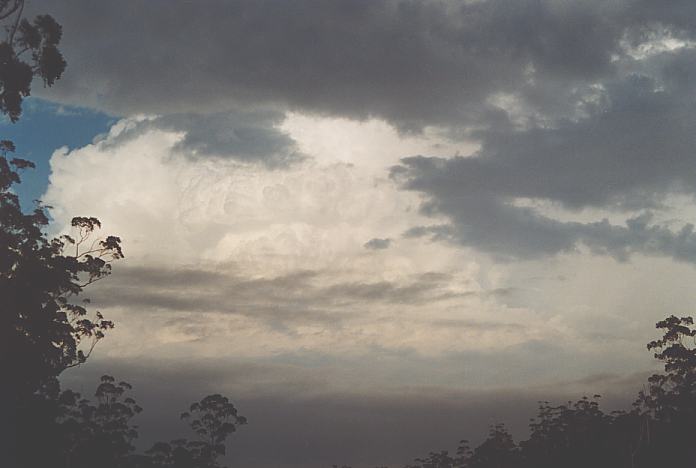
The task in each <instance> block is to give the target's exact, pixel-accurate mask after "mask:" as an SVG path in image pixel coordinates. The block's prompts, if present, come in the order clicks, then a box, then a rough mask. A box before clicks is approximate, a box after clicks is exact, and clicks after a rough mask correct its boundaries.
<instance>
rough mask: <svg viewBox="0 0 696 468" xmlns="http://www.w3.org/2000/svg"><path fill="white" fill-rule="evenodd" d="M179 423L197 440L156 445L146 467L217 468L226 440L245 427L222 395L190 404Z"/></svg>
mask: <svg viewBox="0 0 696 468" xmlns="http://www.w3.org/2000/svg"><path fill="white" fill-rule="evenodd" d="M181 419H182V420H184V421H187V422H188V424H189V427H190V428H191V430H192V431H193V432H194V434H196V439H194V440H186V439H177V440H173V441H171V442H169V443H166V442H158V443H156V444H155V445H154V446H153V447H152V448H151V449H150V450H148V452H147V455H148V456H149V461H148V466H151V467H167V468H179V467H181V468H184V467H186V468H217V467H220V465H219V463H218V459H219V458H220V457H221V456H223V455H225V452H226V449H225V440H226V439H227V437H229V436H230V435H231V434H232V433H234V432H235V431H236V430H237V427H238V426H240V425H243V424H246V423H247V420H246V418H245V417H244V416H240V415H239V414H238V412H237V408H235V406H234V405H233V404H232V403H230V401H229V400H228V399H227V398H226V397H224V396H222V395H218V394H215V395H209V396H207V397H205V398H203V399H202V400H201V401H199V402H197V403H193V404H192V405H191V407H190V408H189V412H186V413H183V414H182V415H181Z"/></svg>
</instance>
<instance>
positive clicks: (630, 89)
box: [392, 51, 696, 262]
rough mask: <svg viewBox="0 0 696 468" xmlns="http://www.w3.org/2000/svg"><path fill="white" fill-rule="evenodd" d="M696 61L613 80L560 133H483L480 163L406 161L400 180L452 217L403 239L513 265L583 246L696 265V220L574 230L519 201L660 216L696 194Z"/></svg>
mask: <svg viewBox="0 0 696 468" xmlns="http://www.w3.org/2000/svg"><path fill="white" fill-rule="evenodd" d="M693 55H694V53H693V52H692V51H684V52H681V53H674V54H672V55H671V58H670V60H668V61H667V63H668V65H669V66H668V67H665V69H664V70H666V71H665V73H664V74H663V77H662V78H661V79H659V80H658V79H657V78H650V77H647V76H644V75H629V76H627V77H626V78H625V79H623V80H617V81H615V82H611V83H607V85H606V95H605V100H604V101H603V102H602V103H597V104H593V105H592V106H590V107H589V112H588V115H587V116H586V117H584V118H581V119H577V120H572V121H571V120H566V121H563V122H561V123H560V124H559V125H557V126H554V127H550V128H549V127H539V126H534V127H531V128H527V129H518V128H514V127H513V126H511V125H510V126H507V127H505V126H499V127H497V128H490V129H486V130H482V131H480V132H478V135H479V136H480V138H481V142H482V145H481V149H480V150H479V151H478V152H477V153H476V154H474V155H473V156H472V157H454V158H449V159H444V158H437V157H422V156H417V157H409V158H405V159H403V160H402V164H401V165H400V166H396V167H394V168H393V169H392V177H393V178H394V179H395V180H397V181H399V182H400V183H401V184H402V186H403V187H404V188H406V189H409V190H414V191H418V192H421V193H422V194H424V196H425V201H424V203H423V205H422V207H421V209H422V211H423V212H424V213H426V214H431V215H445V216H447V217H448V218H449V219H450V221H451V222H450V223H447V224H437V225H432V226H418V227H414V228H412V229H410V230H408V231H407V232H406V233H404V235H405V236H407V237H418V236H430V237H433V238H434V239H448V240H452V241H455V242H460V243H463V244H466V245H470V246H473V247H476V248H480V249H483V250H485V251H488V252H491V253H494V254H496V255H498V256H502V257H505V256H511V257H536V256H540V255H552V254H556V253H559V252H568V251H572V250H575V249H576V248H577V247H578V244H579V243H583V244H585V245H587V246H589V247H590V248H591V249H592V250H593V251H595V252H597V253H603V254H609V255H612V256H614V257H617V258H619V259H626V258H627V257H628V256H629V255H630V254H631V253H633V252H641V253H647V254H653V255H664V256H670V257H673V258H675V259H677V260H683V261H688V262H695V261H696V235H695V234H694V233H693V226H692V225H691V224H685V225H684V227H683V228H681V229H679V230H677V231H672V230H670V229H668V228H667V227H665V226H661V225H659V224H651V223H650V219H651V216H650V214H649V212H645V211H644V212H643V214H641V215H639V216H634V217H630V218H629V219H627V221H626V223H625V224H624V225H616V224H610V223H609V222H608V221H606V220H602V221H598V222H591V223H581V222H567V221H560V220H557V219H555V218H552V217H549V216H545V215H544V214H542V213H541V212H540V211H539V210H536V209H534V208H532V207H529V206H520V205H519V204H515V202H516V201H517V200H519V199H532V200H543V201H547V202H551V203H553V204H556V205H558V206H560V207H563V208H565V209H567V210H571V211H573V210H577V209H581V208H588V207H589V208H603V209H611V210H617V211H622V210H659V209H660V208H662V207H663V203H664V201H665V197H666V196H667V195H668V194H686V195H689V196H694V195H696V157H694V156H696V154H695V148H696V101H694V99H693V98H691V97H689V95H688V94H686V93H685V92H684V89H683V81H682V80H680V79H679V77H680V73H679V72H677V71H675V70H679V69H680V67H683V66H684V64H689V65H690V64H691V63H693ZM687 68H688V67H687ZM692 96H693V91H692Z"/></svg>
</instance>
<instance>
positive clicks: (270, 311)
mask: <svg viewBox="0 0 696 468" xmlns="http://www.w3.org/2000/svg"><path fill="white" fill-rule="evenodd" d="M452 281H453V278H452V277H451V276H449V275H447V274H443V273H435V272H433V273H426V274H423V275H415V276H413V277H412V278H410V279H409V280H405V281H402V282H390V281H376V282H367V281H365V282H345V281H340V280H337V279H335V278H334V276H333V275H332V273H331V272H330V271H305V270H298V271H295V272H291V273H288V274H285V275H281V276H275V277H261V278H249V277H247V276H245V275H243V274H242V273H241V272H239V271H237V270H236V269H235V267H234V266H227V267H225V268H224V269H221V270H215V271H209V270H205V269H198V268H183V269H179V270H174V269H171V268H167V267H162V268H159V267H120V268H118V269H117V270H116V271H115V272H114V274H113V275H112V276H111V277H110V278H109V281H107V282H103V283H100V284H98V285H96V287H95V288H94V290H93V291H92V292H90V296H91V298H92V300H93V302H94V304H95V305H96V306H98V307H112V306H118V307H126V308H129V309H132V310H140V311H171V312H190V313H194V314H195V313H201V312H203V313H205V312H224V313H229V314H237V315H242V316H246V317H250V318H253V319H256V320H258V321H260V322H262V323H265V324H266V325H268V326H270V327H273V328H275V329H280V330H285V331H288V332H289V331H290V329H291V328H292V326H293V325H297V324H306V323H320V324H322V325H324V326H327V327H341V326H342V323H343V320H344V319H345V318H347V317H355V316H359V315H362V314H367V313H369V311H370V308H371V307H373V306H375V305H380V304H433V303H435V302H437V301H443V300H448V299H452V298H455V297H461V298H466V297H468V296H481V295H488V294H493V295H495V294H497V291H491V292H486V291H484V292H478V291H477V292H463V293H459V292H452V291H450V290H449V289H448V286H450V285H451V284H452ZM202 320H203V322H201V323H202V324H203V325H204V324H205V319H202ZM201 323H198V322H195V321H189V322H187V321H185V320H184V321H180V320H178V319H174V321H173V322H170V323H169V325H170V326H175V327H178V328H179V329H180V330H181V331H184V332H186V331H193V332H195V333H193V335H196V336H199V339H203V338H205V336H206V329H205V326H203V327H202V328H201V327H199V325H201ZM192 327H194V328H192ZM196 327H197V328H196Z"/></svg>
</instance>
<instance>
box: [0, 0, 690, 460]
mask: <svg viewBox="0 0 696 468" xmlns="http://www.w3.org/2000/svg"><path fill="white" fill-rule="evenodd" d="M23 9H24V0H0V21H5V22H7V23H8V24H7V27H6V30H7V35H6V38H5V40H4V41H2V42H0V112H1V113H2V114H4V115H5V117H6V118H7V119H8V120H10V121H11V122H16V121H17V120H18V119H20V117H21V109H22V101H23V99H24V98H25V97H27V96H29V95H30V91H31V84H32V82H33V80H34V79H35V78H36V79H40V80H42V81H43V83H44V85H46V86H51V85H52V84H53V83H54V82H55V81H56V80H57V79H59V78H60V77H61V75H62V73H63V71H64V69H65V67H66V62H65V60H64V59H63V56H62V55H61V53H60V51H59V50H58V45H59V43H60V39H61V27H60V25H59V24H58V23H57V22H56V21H55V20H54V19H53V18H51V17H50V16H48V15H39V16H37V17H36V18H34V19H32V20H28V19H26V18H23V17H22V13H23ZM40 137H41V136H40V135H37V138H40ZM14 152H15V147H14V144H13V143H12V142H11V141H8V140H2V141H0V307H1V309H2V310H1V311H0V320H1V321H2V322H1V323H0V343H1V344H2V349H1V350H0V351H1V352H0V359H1V360H2V361H1V364H2V369H3V375H2V393H3V394H2V396H3V400H2V401H3V402H4V404H5V411H4V414H3V418H2V427H1V429H2V433H1V434H0V444H1V445H2V450H0V466H7V467H10V468H15V467H17V468H35V467H51V468H93V467H101V468H155V467H171V468H174V467H176V468H214V467H219V466H221V458H222V457H223V456H224V454H225V450H226V448H225V442H226V440H227V439H228V437H229V436H230V435H231V434H232V433H233V432H235V431H236V430H237V428H238V427H239V426H241V425H244V424H246V419H245V418H244V417H243V416H241V415H239V414H238V412H237V409H236V408H235V407H234V405H233V404H232V403H231V402H230V401H229V400H228V399H227V398H226V397H224V396H221V395H217V394H216V395H210V396H207V397H205V398H203V399H202V400H200V401H199V402H196V403H194V404H192V405H191V406H190V407H189V408H188V411H187V412H185V413H183V414H182V415H181V419H182V423H183V426H182V429H183V430H184V433H186V434H188V435H189V437H188V438H181V439H177V440H173V441H168V442H159V443H156V444H154V445H153V446H152V447H151V448H149V449H147V450H144V451H137V450H136V447H135V443H136V440H137V437H138V431H137V426H136V425H135V424H134V418H135V417H136V416H137V415H138V414H139V413H140V412H141V411H142V408H141V407H140V406H138V404H137V403H136V401H135V400H134V399H133V398H132V397H131V396H130V395H129V391H130V389H131V386H130V385H129V384H128V383H126V382H119V381H117V380H116V379H114V378H113V377H111V376H108V375H105V376H103V377H102V378H101V381H100V382H98V383H97V385H98V386H97V389H96V393H95V394H94V396H93V397H92V399H89V398H85V397H83V396H81V395H79V394H78V393H75V392H73V391H71V390H61V388H60V385H59V381H58V378H59V376H60V374H61V373H62V372H64V371H65V370H66V369H69V368H71V367H76V366H79V365H81V364H83V363H85V362H86V361H87V359H88V358H89V356H90V353H91V352H92V350H93V349H94V347H95V345H96V344H97V343H98V342H99V341H100V340H101V339H103V338H104V337H105V336H106V334H107V333H108V332H109V330H111V329H112V328H113V326H114V324H113V323H112V322H111V321H109V320H107V319H106V318H105V317H104V316H102V314H101V313H100V312H98V311H94V310H91V307H90V304H89V301H88V300H87V299H84V297H83V292H84V289H85V288H87V287H89V285H91V284H93V283H94V282H96V281H100V280H102V279H104V278H106V277H107V276H108V275H109V273H110V271H111V263H112V262H114V261H117V260H119V259H121V258H123V252H122V250H121V240H120V239H119V238H118V237H116V236H106V237H97V230H98V229H99V228H100V227H101V225H100V223H99V220H98V219H96V218H93V217H77V218H74V219H73V222H72V227H73V231H72V233H71V235H63V236H61V237H59V238H57V239H48V238H47V237H46V234H45V228H46V226H47V225H48V222H49V220H48V216H47V213H46V209H45V207H44V206H42V205H41V204H37V206H36V207H34V209H33V210H31V211H29V212H25V211H23V209H22V207H21V206H20V202H19V198H18V197H17V195H16V194H15V193H14V192H13V190H12V187H13V185H15V184H18V183H20V172H21V170H23V169H26V168H30V167H33V164H32V163H31V162H29V161H27V160H24V159H20V158H14V157H13V156H12V155H13V153H14ZM657 328H658V329H659V330H660V331H661V333H662V338H660V339H658V340H656V341H653V342H651V343H649V344H648V349H649V350H652V351H653V352H654V353H655V357H656V358H657V359H658V360H660V361H661V362H663V363H664V371H663V372H662V373H659V374H655V375H653V376H652V377H650V378H649V380H648V382H647V384H646V387H645V390H643V391H642V392H640V393H639V394H638V397H637V399H636V401H635V402H634V404H633V406H632V409H631V410H629V411H616V412H611V413H605V412H604V411H602V410H601V409H600V406H599V402H598V399H599V396H598V395H595V396H593V397H592V398H587V397H584V398H582V399H580V400H578V401H577V402H574V403H572V402H569V403H568V404H565V405H559V406H554V405H552V404H551V403H549V402H543V403H541V404H540V406H539V411H538V414H537V416H536V417H535V418H534V419H532V420H531V423H530V429H531V431H530V436H529V438H528V439H527V440H524V441H520V442H517V443H516V442H515V441H514V440H513V437H512V436H511V435H510V434H509V432H508V431H507V430H506V428H505V426H503V425H496V426H494V427H492V428H491V429H490V431H489V434H488V437H487V438H486V439H485V441H484V442H483V443H481V444H480V445H478V446H477V447H474V448H472V447H470V446H469V444H468V442H467V441H462V442H460V444H459V447H458V448H457V449H456V451H454V452H453V453H450V452H448V451H440V452H431V453H429V454H428V455H426V456H425V457H424V458H418V459H416V460H415V461H414V463H412V464H410V465H407V467H406V468H559V467H564V468H580V467H583V468H585V467H612V468H623V467H626V468H638V467H641V468H648V467H651V468H652V467H662V466H669V467H676V468H681V467H695V466H696V349H695V347H694V339H695V338H696V328H694V326H693V320H692V319H691V318H689V317H684V318H678V317H675V316H670V317H668V318H667V319H665V320H663V321H661V322H659V323H658V324H657ZM335 466H336V465H335Z"/></svg>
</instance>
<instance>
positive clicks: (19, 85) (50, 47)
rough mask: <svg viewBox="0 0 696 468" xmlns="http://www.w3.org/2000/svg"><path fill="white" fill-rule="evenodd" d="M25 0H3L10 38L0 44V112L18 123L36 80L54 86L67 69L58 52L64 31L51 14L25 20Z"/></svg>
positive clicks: (0, 16) (1, 16) (0, 14)
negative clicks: (33, 82)
mask: <svg viewBox="0 0 696 468" xmlns="http://www.w3.org/2000/svg"><path fill="white" fill-rule="evenodd" d="M23 11H24V0H0V20H5V19H7V20H9V21H10V24H9V26H8V27H7V28H6V29H7V36H6V38H5V40H4V41H2V42H0V112H2V113H3V114H6V115H7V116H8V117H9V119H10V120H11V121H12V122H16V121H17V119H19V116H20V115H21V113H22V100H23V99H24V98H25V97H27V96H29V95H30V94H31V83H32V80H33V79H34V77H37V78H41V80H43V83H44V86H52V85H53V84H54V83H55V81H56V80H57V79H59V78H60V77H61V75H62V74H63V71H64V70H65V66H66V63H65V59H64V58H63V56H62V54H61V53H60V51H59V50H58V44H59V43H60V40H61V37H62V34H63V32H62V28H61V26H60V24H58V23H57V22H56V20H54V19H53V18H52V17H51V16H50V15H39V16H37V17H36V18H34V20H33V21H29V20H27V19H26V18H22V12H23Z"/></svg>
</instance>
